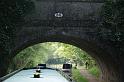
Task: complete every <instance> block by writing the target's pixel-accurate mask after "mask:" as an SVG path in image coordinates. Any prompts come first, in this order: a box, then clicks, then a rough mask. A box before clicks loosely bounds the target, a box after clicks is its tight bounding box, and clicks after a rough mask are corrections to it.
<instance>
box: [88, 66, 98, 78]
mask: <svg viewBox="0 0 124 82" xmlns="http://www.w3.org/2000/svg"><path fill="white" fill-rule="evenodd" d="M88 70H89V73H90V74H92V75H93V76H95V77H96V78H99V76H100V70H99V68H98V67H97V66H94V67H92V68H90V69H88Z"/></svg>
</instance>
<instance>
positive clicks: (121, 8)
mask: <svg viewBox="0 0 124 82" xmlns="http://www.w3.org/2000/svg"><path fill="white" fill-rule="evenodd" d="M102 18H103V23H102V24H103V27H104V28H106V29H107V30H109V33H107V34H105V33H104V35H107V36H106V37H107V40H108V41H109V42H110V43H111V46H112V47H114V48H116V50H119V54H120V53H121V52H123V48H124V47H123V46H122V45H123V41H124V28H123V27H124V1H123V0H106V2H105V4H104V6H103V10H102Z"/></svg>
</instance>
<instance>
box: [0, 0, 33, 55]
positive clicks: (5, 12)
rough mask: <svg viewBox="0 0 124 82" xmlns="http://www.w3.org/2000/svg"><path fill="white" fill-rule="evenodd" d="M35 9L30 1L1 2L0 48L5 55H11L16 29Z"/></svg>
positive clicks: (5, 0)
mask: <svg viewBox="0 0 124 82" xmlns="http://www.w3.org/2000/svg"><path fill="white" fill-rule="evenodd" d="M33 8H34V4H33V2H32V1H30V0H0V47H1V48H2V49H3V50H2V51H3V52H6V53H4V54H9V50H10V48H11V46H12V45H13V39H14V37H15V32H16V27H17V26H18V25H19V24H20V25H21V22H22V21H24V17H25V15H26V14H28V13H29V11H31V10H32V9H33Z"/></svg>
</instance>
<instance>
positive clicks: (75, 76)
mask: <svg viewBox="0 0 124 82" xmlns="http://www.w3.org/2000/svg"><path fill="white" fill-rule="evenodd" d="M72 77H73V79H74V80H75V81H76V82H88V80H87V79H86V78H85V77H83V76H82V75H81V74H80V72H79V70H78V69H73V70H72Z"/></svg>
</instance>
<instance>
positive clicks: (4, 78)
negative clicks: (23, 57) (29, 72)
mask: <svg viewBox="0 0 124 82" xmlns="http://www.w3.org/2000/svg"><path fill="white" fill-rule="evenodd" d="M21 70H23V68H21V69H18V70H15V71H13V72H12V73H9V74H7V75H5V76H3V77H1V78H0V82H2V81H4V80H6V79H7V78H9V77H11V76H13V75H15V74H16V73H18V72H20V71H21Z"/></svg>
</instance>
